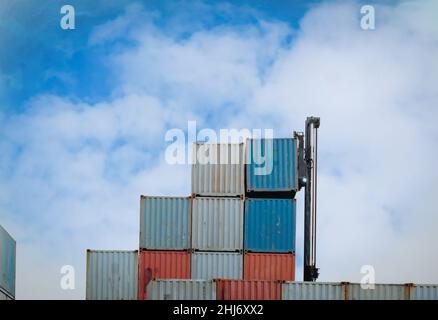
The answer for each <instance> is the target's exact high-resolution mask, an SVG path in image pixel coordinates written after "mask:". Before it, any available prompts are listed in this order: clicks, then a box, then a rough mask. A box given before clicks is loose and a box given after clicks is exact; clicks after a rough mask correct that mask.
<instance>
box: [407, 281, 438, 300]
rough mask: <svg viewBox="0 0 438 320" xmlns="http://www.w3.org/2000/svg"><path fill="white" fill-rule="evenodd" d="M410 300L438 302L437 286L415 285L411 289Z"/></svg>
mask: <svg viewBox="0 0 438 320" xmlns="http://www.w3.org/2000/svg"><path fill="white" fill-rule="evenodd" d="M411 299H412V300H438V285H437V284H416V285H415V287H414V288H413V294H412V297H411Z"/></svg>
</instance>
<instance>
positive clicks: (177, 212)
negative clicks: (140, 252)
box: [140, 196, 190, 250]
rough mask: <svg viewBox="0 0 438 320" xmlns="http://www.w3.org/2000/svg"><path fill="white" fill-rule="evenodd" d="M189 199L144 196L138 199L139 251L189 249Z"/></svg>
mask: <svg viewBox="0 0 438 320" xmlns="http://www.w3.org/2000/svg"><path fill="white" fill-rule="evenodd" d="M189 215H190V198H187V197H145V196H141V200H140V249H149V250H184V249H189V246H190V241H189V240H190V239H189V235H190V233H189V225H190V223H189Z"/></svg>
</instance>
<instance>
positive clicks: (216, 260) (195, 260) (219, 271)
mask: <svg viewBox="0 0 438 320" xmlns="http://www.w3.org/2000/svg"><path fill="white" fill-rule="evenodd" d="M242 268H243V256H242V254H240V253H225V252H196V253H193V254H192V279H205V280H212V279H242V273H243V270H242Z"/></svg>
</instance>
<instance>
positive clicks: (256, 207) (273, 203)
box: [244, 199, 295, 253]
mask: <svg viewBox="0 0 438 320" xmlns="http://www.w3.org/2000/svg"><path fill="white" fill-rule="evenodd" d="M244 228H245V229H244V237H245V242H244V248H245V250H248V251H252V252H278V253H281V252H283V253H286V252H294V251H295V200H292V199H247V200H246V203H245V227H244Z"/></svg>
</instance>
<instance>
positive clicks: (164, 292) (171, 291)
mask: <svg viewBox="0 0 438 320" xmlns="http://www.w3.org/2000/svg"><path fill="white" fill-rule="evenodd" d="M147 294H148V295H147V296H148V300H216V283H215V282H214V281H208V280H179V279H173V280H153V281H151V282H150V283H149V284H148V286H147Z"/></svg>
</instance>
